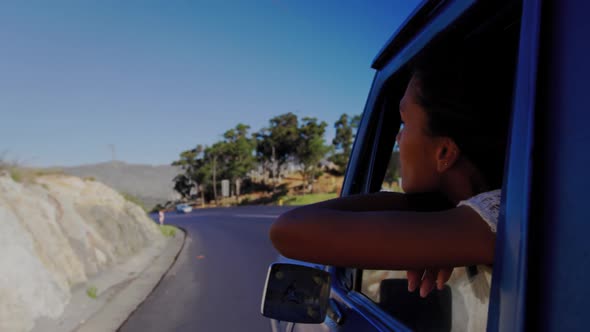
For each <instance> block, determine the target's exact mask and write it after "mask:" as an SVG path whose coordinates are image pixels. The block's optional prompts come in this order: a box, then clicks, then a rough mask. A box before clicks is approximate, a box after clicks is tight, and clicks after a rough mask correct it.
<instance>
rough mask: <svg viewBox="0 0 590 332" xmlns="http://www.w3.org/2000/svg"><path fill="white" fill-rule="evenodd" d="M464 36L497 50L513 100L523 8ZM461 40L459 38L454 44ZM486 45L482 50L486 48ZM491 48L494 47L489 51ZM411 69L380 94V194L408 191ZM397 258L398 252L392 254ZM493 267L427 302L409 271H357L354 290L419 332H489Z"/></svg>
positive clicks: (462, 270)
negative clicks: (411, 288) (406, 107)
mask: <svg viewBox="0 0 590 332" xmlns="http://www.w3.org/2000/svg"><path fill="white" fill-rule="evenodd" d="M454 33H455V35H454V36H453V38H457V36H456V34H460V33H463V35H462V36H461V38H463V40H464V42H465V43H466V44H467V45H470V46H468V47H496V50H497V51H498V54H500V56H498V58H497V61H499V62H500V63H499V64H500V65H501V67H503V68H506V70H507V71H509V72H511V73H512V74H510V75H506V81H505V82H500V84H502V86H503V87H511V88H509V89H505V88H504V89H500V88H498V93H499V94H500V93H502V94H506V92H504V91H509V92H508V93H509V95H498V98H506V99H510V100H511V99H512V95H511V94H512V91H513V86H514V74H513V73H514V71H515V64H516V58H517V53H518V52H517V50H518V37H519V33H520V8H519V7H516V6H515V7H513V8H510V10H509V11H508V12H507V13H504V14H503V15H500V17H495V18H493V19H491V20H490V22H486V23H485V24H482V25H480V26H479V28H477V29H474V30H472V31H470V32H469V33H467V34H466V33H465V32H461V31H459V32H454ZM455 40H456V39H455ZM437 42H439V43H442V44H444V43H445V39H444V37H441V38H440V40H439V41H437ZM482 45H483V46H482ZM490 45H492V46H490ZM410 72H411V69H410V68H407V67H406V68H402V69H400V70H399V71H397V72H395V73H393V74H392V76H391V78H390V80H389V81H388V82H387V83H386V84H385V87H384V88H383V89H382V91H381V94H382V95H383V96H381V100H382V105H381V112H382V114H381V116H380V117H379V121H381V123H380V124H379V128H380V129H379V130H378V133H379V135H378V137H376V138H375V140H376V141H378V144H377V145H376V146H377V151H376V152H375V153H374V158H373V163H374V164H373V174H372V179H371V182H372V183H371V184H370V186H369V187H370V188H373V190H381V191H394V192H403V189H402V185H403V184H402V180H401V173H400V171H401V170H400V160H399V149H398V146H397V144H396V143H395V138H396V135H397V133H398V131H399V129H400V127H401V126H403V124H401V123H400V119H399V114H398V105H399V100H400V98H401V96H402V95H403V92H404V91H403V89H404V88H405V85H406V84H407V81H408V80H409V77H410ZM392 254H395V253H392ZM491 272H492V267H490V266H472V267H457V268H455V270H454V272H453V275H452V277H451V279H450V280H449V282H448V283H447V285H446V286H445V288H444V289H443V290H441V291H436V290H435V291H433V292H432V293H431V294H430V295H429V296H428V297H427V298H425V299H422V298H420V296H419V292H418V291H416V292H414V293H409V292H408V285H407V279H406V271H385V270H357V271H356V274H355V275H356V278H357V279H356V281H355V283H354V284H355V290H356V291H358V292H360V293H362V294H363V296H365V297H366V298H368V299H370V300H371V301H372V302H373V303H374V304H376V305H377V306H378V307H379V308H380V309H381V310H382V311H384V312H385V313H387V314H388V315H390V316H391V317H392V318H394V319H396V320H397V321H400V322H402V323H403V324H405V325H406V326H408V327H410V328H411V329H412V330H415V331H480V330H482V331H483V330H485V328H486V323H487V311H488V304H489V293H490V286H491V275H492V274H491Z"/></svg>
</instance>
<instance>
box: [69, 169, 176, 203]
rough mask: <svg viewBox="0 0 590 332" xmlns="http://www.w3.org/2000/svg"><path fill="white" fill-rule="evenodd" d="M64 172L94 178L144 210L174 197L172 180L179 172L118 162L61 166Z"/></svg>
mask: <svg viewBox="0 0 590 332" xmlns="http://www.w3.org/2000/svg"><path fill="white" fill-rule="evenodd" d="M61 169H62V170H63V171H64V173H66V174H70V175H74V176H79V177H82V178H95V179H96V180H98V181H100V182H102V183H104V184H106V185H107V186H109V187H111V188H114V189H116V190H117V191H119V192H122V193H127V194H130V195H133V196H134V197H137V198H138V199H139V200H141V201H142V202H143V204H144V206H145V207H146V208H147V209H151V208H152V207H154V206H155V205H156V204H158V203H165V202H166V201H170V200H175V199H177V196H178V195H177V194H176V192H175V191H174V184H173V182H172V179H174V177H175V176H176V175H178V174H179V173H180V169H179V168H178V167H174V166H167V165H161V166H152V165H136V164H127V163H124V162H120V161H113V162H106V163H100V164H92V165H83V166H77V167H63V168H61Z"/></svg>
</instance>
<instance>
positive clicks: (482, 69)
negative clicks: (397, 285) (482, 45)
mask: <svg viewBox="0 0 590 332" xmlns="http://www.w3.org/2000/svg"><path fill="white" fill-rule="evenodd" d="M429 54H430V55H426V56H424V57H423V58H422V60H421V61H419V62H418V64H417V65H416V66H415V70H414V71H413V74H412V76H411V79H410V80H409V83H408V85H407V88H406V90H405V94H404V96H403V98H402V99H401V101H400V105H399V113H400V116H401V120H402V122H403V126H402V129H400V131H399V133H398V135H397V138H396V140H397V143H398V145H399V151H400V164H401V177H402V187H403V190H404V192H405V194H399V193H373V194H363V195H355V196H348V197H341V198H337V199H333V200H330V201H325V202H321V203H317V204H312V205H308V206H304V207H300V208H296V209H293V210H290V211H288V212H286V213H284V214H283V215H281V216H280V217H279V218H278V219H277V221H276V222H275V223H274V224H273V225H272V227H271V230H270V237H271V240H272V243H273V245H274V246H275V247H276V249H277V250H278V251H279V252H280V253H281V254H283V255H284V256H286V257H289V258H293V259H299V260H304V261H311V262H316V263H320V264H326V265H334V266H346V267H357V268H365V269H380V270H408V289H409V290H410V291H413V290H415V289H420V295H421V296H423V297H424V296H426V295H427V294H428V293H429V292H430V291H432V290H433V289H434V288H435V287H438V288H439V289H440V288H442V287H443V285H444V283H445V282H446V281H447V280H448V279H449V277H450V275H451V272H452V269H453V267H455V266H468V265H477V264H487V265H491V264H492V263H493V261H494V241H495V231H496V224H497V221H498V213H499V205H500V188H501V182H502V171H503V167H504V154H505V143H506V132H507V125H508V114H509V106H510V100H511V93H510V92H511V88H512V87H511V85H510V84H505V83H506V82H510V79H509V78H508V79H507V76H506V75H510V73H511V68H510V66H506V64H507V61H502V59H501V57H499V55H498V54H494V53H493V52H492V53H486V52H479V53H478V54H473V53H467V52H462V51H460V52H455V53H453V54H448V53H447V54H444V52H441V51H440V50H438V51H431V53H429ZM484 58H485V59H484ZM486 59H488V60H486ZM484 61H489V63H486V62H484ZM508 62H509V61H508ZM494 63H495V64H497V65H494ZM499 82H502V83H504V84H503V85H502V84H500V83H499ZM441 196H442V197H443V198H444V200H446V201H447V202H448V203H449V205H445V204H442V205H441V203H440V202H441V199H439V198H440V197H441ZM437 197H439V198H437Z"/></svg>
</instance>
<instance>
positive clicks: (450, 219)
mask: <svg viewBox="0 0 590 332" xmlns="http://www.w3.org/2000/svg"><path fill="white" fill-rule="evenodd" d="M414 197H416V196H414ZM376 198H377V199H376ZM408 199H409V200H412V199H414V198H410V195H404V194H393V193H380V194H372V195H359V196H356V197H355V196H351V197H345V198H341V199H335V200H331V201H326V202H322V203H317V204H313V205H308V206H304V207H301V208H296V209H294V210H291V211H288V212H286V213H284V214H283V215H281V216H280V217H279V218H278V219H277V221H276V222H275V223H274V224H273V225H272V227H271V231H270V237H271V240H272V242H273V245H274V246H275V248H277V250H279V252H280V253H281V254H283V255H284V256H286V257H289V258H293V259H299V260H304V261H310V262H316V263H320V264H326V265H335V266H347V267H357V268H366V269H389V270H402V269H422V268H425V267H448V266H461V265H473V264H492V262H493V253H494V240H495V235H494V233H493V232H492V231H491V230H490V228H489V226H488V225H487V224H486V223H485V222H484V221H483V220H482V219H481V218H480V216H479V215H478V214H477V213H476V212H474V211H473V210H472V209H470V208H469V207H459V208H451V209H448V210H444V211H439V212H412V211H407V210H406V211H391V210H385V208H386V207H387V206H393V208H398V209H399V210H401V209H402V208H403V206H405V207H411V206H412V205H414V203H416V202H413V201H409V200H408ZM388 202H389V203H390V204H389V205H387V204H386V203H388ZM391 202H393V205H392V204H391ZM404 202H405V203H406V205H404ZM361 203H363V204H361ZM365 203H366V205H365ZM397 204H399V206H396V205H397ZM369 209H370V210H371V211H366V210H369Z"/></svg>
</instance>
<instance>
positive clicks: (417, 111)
mask: <svg viewBox="0 0 590 332" xmlns="http://www.w3.org/2000/svg"><path fill="white" fill-rule="evenodd" d="M418 89H419V81H418V80H417V79H416V78H415V77H412V79H411V80H410V83H409V84H408V87H407V88H406V92H405V94H404V96H403V98H402V100H401V101H400V106H399V112H400V116H401V119H402V123H403V126H402V128H400V131H399V133H398V134H397V138H396V140H397V144H398V146H399V152H400V174H401V177H402V188H403V190H404V191H405V192H407V193H413V192H414V193H415V192H429V191H437V190H438V189H439V186H440V174H439V172H438V171H437V168H436V166H437V159H436V154H437V144H436V143H437V140H436V138H435V137H432V136H431V135H429V134H428V129H427V128H428V118H427V115H426V112H425V111H424V109H423V108H422V106H420V105H419V104H418V100H417V96H418V94H417V93H418V91H419V90H418Z"/></svg>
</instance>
